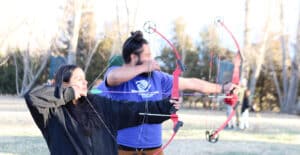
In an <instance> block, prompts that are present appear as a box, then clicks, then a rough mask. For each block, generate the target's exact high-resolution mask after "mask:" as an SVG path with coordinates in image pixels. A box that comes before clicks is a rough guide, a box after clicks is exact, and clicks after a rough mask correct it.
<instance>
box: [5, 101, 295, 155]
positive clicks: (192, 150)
mask: <svg viewBox="0 0 300 155" xmlns="http://www.w3.org/2000/svg"><path fill="white" fill-rule="evenodd" d="M7 101H9V100H5V102H4V100H1V101H0V154H38V155H40V154H49V152H48V150H47V146H46V144H45V141H44V140H43V138H42V137H41V134H40V132H39V130H38V128H37V127H36V126H35V124H34V122H33V121H32V118H31V115H30V114H29V112H28V110H27V108H26V106H25V104H24V103H23V102H15V101H13V102H10V103H9V102H7ZM21 101H22V100H21ZM179 115H180V119H181V120H183V121H184V127H183V128H182V129H181V130H180V131H179V132H178V134H177V136H176V137H175V140H174V141H173V142H172V143H171V144H170V146H169V147H168V148H167V149H166V150H165V154H182V155H186V154H188V155H202V154H203V155H221V154H222V155H240V154H243V155H244V154H246V155H261V154H263V155H299V154H300V123H299V122H300V118H299V117H297V116H290V115H282V114H273V113H264V114H255V113H251V115H250V117H251V118H250V123H251V127H250V128H249V129H247V130H243V131H241V130H224V131H222V132H221V133H220V139H219V142H218V143H215V144H211V143H208V142H207V141H206V140H205V135H204V133H205V131H206V130H207V129H215V128H217V127H218V126H219V125H220V124H221V123H222V122H223V121H224V120H225V119H226V118H225V112H220V111H204V110H187V109H182V110H181V111H180V112H179ZM171 128H172V123H171V121H167V122H165V123H164V129H163V135H164V141H166V139H167V138H169V137H170V135H171V134H172V130H171Z"/></svg>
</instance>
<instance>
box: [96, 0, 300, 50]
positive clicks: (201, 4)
mask: <svg viewBox="0 0 300 155" xmlns="http://www.w3.org/2000/svg"><path fill="white" fill-rule="evenodd" d="M275 1H276V0H251V3H250V5H251V6H250V8H251V9H250V22H249V23H250V29H251V32H252V33H250V36H251V40H252V42H254V43H255V42H259V41H261V39H262V35H263V27H264V24H265V21H266V19H267V17H268V16H270V18H271V19H276V18H277V17H278V16H277V14H276V9H277V7H278V6H276V5H275V4H276V3H274V2H275ZM127 2H128V8H129V14H130V15H131V16H132V17H133V14H134V11H136V9H135V8H138V9H137V15H136V22H135V24H136V27H135V28H133V29H136V30H137V29H143V28H142V27H143V24H144V23H145V21H152V22H154V23H156V26H157V29H158V30H159V31H160V32H161V33H162V34H164V35H166V36H167V38H171V37H172V34H171V31H172V26H173V24H172V22H173V21H174V20H175V19H176V18H178V17H183V18H184V20H185V21H186V23H187V27H186V32H187V33H189V35H191V36H192V38H193V40H194V41H195V42H196V41H199V33H200V31H201V30H202V29H203V28H204V27H205V26H207V25H211V24H214V23H215V20H216V19H217V18H221V19H223V21H224V23H225V25H226V26H227V27H228V28H229V29H230V30H231V31H232V33H233V34H234V36H235V37H236V38H237V40H238V42H239V44H240V46H241V47H243V37H244V36H243V33H244V21H245V14H244V12H245V0H151V1H149V0H127ZM116 3H118V6H119V7H118V8H119V12H120V18H121V19H125V20H127V14H126V9H125V8H126V7H125V2H124V1H123V0H114V1H110V3H105V5H101V4H103V1H98V4H97V5H96V10H98V11H99V13H97V18H99V19H104V20H105V21H110V20H112V19H116ZM283 4H284V11H285V15H284V18H285V19H286V20H285V21H284V22H285V23H284V24H285V30H284V33H285V34H289V35H291V36H292V38H293V39H292V42H294V43H295V36H296V35H295V34H296V26H297V21H298V14H299V0H283ZM100 12H102V13H100ZM103 12H111V14H112V16H109V15H107V14H106V13H103ZM268 12H269V13H268ZM274 17H276V18H274ZM271 25H272V26H271V31H274V32H278V31H279V23H278V20H273V21H272V23H271ZM217 30H220V29H217ZM220 38H221V43H223V45H224V46H225V47H226V48H230V49H231V50H235V49H234V48H235V46H234V44H233V42H232V39H230V38H229V36H228V35H227V33H225V32H224V30H220ZM150 39H151V37H150ZM274 39H277V38H274ZM154 42H157V40H155V41H154ZM152 45H153V43H152Z"/></svg>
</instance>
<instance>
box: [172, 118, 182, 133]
mask: <svg viewBox="0 0 300 155" xmlns="http://www.w3.org/2000/svg"><path fill="white" fill-rule="evenodd" d="M182 126H183V122H182V121H178V122H177V123H176V124H175V125H174V128H173V131H174V132H175V133H176V132H177V131H178V130H179V128H180V127H182Z"/></svg>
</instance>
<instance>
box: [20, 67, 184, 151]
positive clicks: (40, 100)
mask: <svg viewBox="0 0 300 155" xmlns="http://www.w3.org/2000/svg"><path fill="white" fill-rule="evenodd" d="M25 100H26V103H27V106H28V108H29V110H30V113H31V115H32V117H33V119H34V121H35V123H36V125H37V126H38V128H39V129H40V131H41V132H42V135H43V137H44V138H45V140H46V142H47V146H48V148H49V151H50V153H51V154H53V155H60V154H64V155H92V154H95V155H116V154H117V143H116V136H117V130H119V129H123V128H128V127H132V126H136V125H140V124H141V123H142V122H143V121H144V119H147V122H148V123H149V122H150V123H162V122H163V121H165V120H167V119H169V118H168V117H147V116H140V115H139V113H145V112H146V113H147V112H148V113H160V114H170V109H171V108H172V107H173V106H174V107H175V108H176V109H178V102H176V101H173V100H171V101H169V100H168V99H163V100H160V101H156V102H150V101H149V102H129V101H114V100H111V99H107V98H105V97H101V96H98V95H93V94H88V93H87V81H86V80H85V74H84V72H83V71H82V69H81V68H79V67H77V66H76V65H65V66H62V67H60V68H59V70H58V71H57V73H56V75H55V82H54V84H53V85H51V86H49V85H48V86H47V85H44V86H38V87H36V88H35V89H33V90H31V91H29V92H28V93H26V95H25ZM174 103H175V104H174ZM146 107H147V108H146Z"/></svg>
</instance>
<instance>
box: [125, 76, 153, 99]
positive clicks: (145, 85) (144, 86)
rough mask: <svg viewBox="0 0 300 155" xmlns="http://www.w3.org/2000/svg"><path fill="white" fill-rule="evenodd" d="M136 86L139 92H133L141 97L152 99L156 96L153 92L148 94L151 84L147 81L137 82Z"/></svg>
mask: <svg viewBox="0 0 300 155" xmlns="http://www.w3.org/2000/svg"><path fill="white" fill-rule="evenodd" d="M135 84H136V87H137V89H138V90H131V92H134V93H138V94H139V95H140V96H142V98H150V97H152V96H153V95H154V94H156V93H152V92H151V93H148V92H149V90H150V88H151V84H150V83H149V82H148V81H147V80H140V81H136V82H135ZM157 92H158V91H157Z"/></svg>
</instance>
